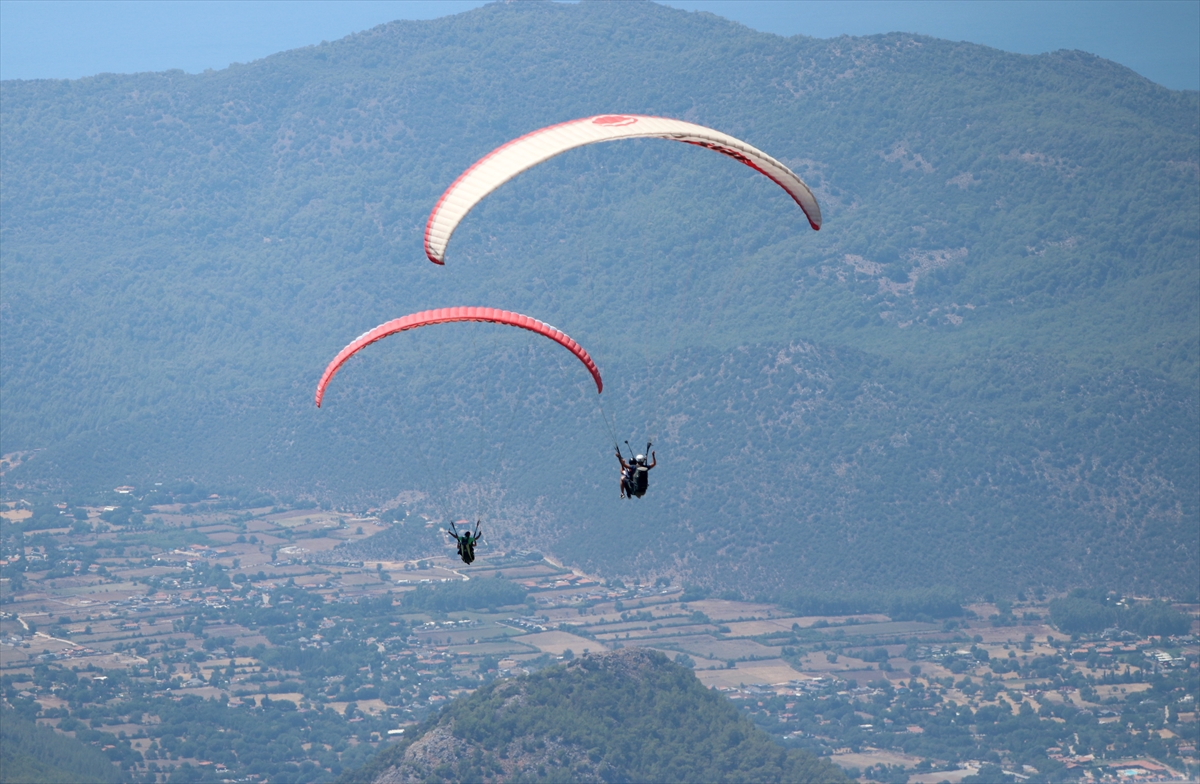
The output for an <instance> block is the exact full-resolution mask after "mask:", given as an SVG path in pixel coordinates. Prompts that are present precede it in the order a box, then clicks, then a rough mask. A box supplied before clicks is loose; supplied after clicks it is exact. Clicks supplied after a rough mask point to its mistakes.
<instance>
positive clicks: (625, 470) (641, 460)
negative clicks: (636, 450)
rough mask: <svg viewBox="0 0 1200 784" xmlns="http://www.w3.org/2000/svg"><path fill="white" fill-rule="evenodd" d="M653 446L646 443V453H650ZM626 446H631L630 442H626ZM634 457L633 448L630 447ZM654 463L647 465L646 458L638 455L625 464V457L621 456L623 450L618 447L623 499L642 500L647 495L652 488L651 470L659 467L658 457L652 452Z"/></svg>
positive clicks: (648, 442)
mask: <svg viewBox="0 0 1200 784" xmlns="http://www.w3.org/2000/svg"><path fill="white" fill-rule="evenodd" d="M652 445H653V444H652V443H651V442H650V441H647V442H646V451H647V452H650V447H651V446H652ZM625 446H629V442H628V441H626V442H625ZM629 451H630V453H631V455H632V453H633V447H629ZM650 455H651V457H653V458H654V462H653V463H651V464H650V465H646V456H645V455H644V454H643V455H637V456H636V457H632V456H631V457H630V458H629V462H628V463H627V462H625V458H624V456H623V455H622V454H621V448H620V447H617V460H619V461H621V497H622V498H641V497H642V496H644V495H645V494H646V490H647V488H649V487H650V469H651V468H654V466H656V465H658V457H657V456H655V455H654V453H653V452H650Z"/></svg>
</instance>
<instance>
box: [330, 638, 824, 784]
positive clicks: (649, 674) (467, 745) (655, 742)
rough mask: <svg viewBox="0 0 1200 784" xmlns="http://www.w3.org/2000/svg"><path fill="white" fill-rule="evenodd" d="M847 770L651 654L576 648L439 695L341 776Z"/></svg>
mask: <svg viewBox="0 0 1200 784" xmlns="http://www.w3.org/2000/svg"><path fill="white" fill-rule="evenodd" d="M512 780H516V781H596V782H600V781H681V782H682V781H747V782H748V781H762V782H822V784H825V783H828V784H834V782H840V781H847V779H846V778H845V776H844V775H843V774H842V772H841V771H840V770H839V769H838V768H837V767H836V766H835V765H833V764H832V763H830V762H828V761H823V760H820V759H818V758H816V757H814V756H813V755H811V754H809V753H808V752H806V751H800V750H797V749H783V748H780V747H778V746H776V745H775V744H774V743H773V742H772V741H771V739H770V737H769V736H768V735H767V734H766V733H765V732H763V731H762V730H760V729H758V728H757V727H755V726H754V724H753V723H752V722H751V721H750V720H749V719H747V718H745V717H743V716H741V715H739V714H738V711H737V708H735V707H734V706H733V705H732V704H731V703H730V702H729V701H728V700H727V699H725V698H724V697H723V696H721V695H719V694H717V693H715V692H712V691H709V690H708V689H706V688H704V686H702V685H701V684H700V681H698V680H696V677H695V676H694V675H693V674H692V672H691V671H690V670H688V669H686V668H684V667H682V666H680V665H678V664H672V663H671V662H669V661H667V658H666V657H665V656H663V655H662V654H660V653H655V652H650V651H644V650H639V649H632V648H631V649H625V650H621V651H615V652H611V653H603V654H588V655H586V656H582V657H580V658H578V659H575V660H574V661H572V662H570V663H569V664H567V665H566V666H559V667H550V668H548V669H546V670H542V671H541V672H539V673H537V674H535V675H530V676H526V677H521V678H515V679H511V680H502V681H497V682H495V683H493V684H491V685H489V686H486V687H484V688H482V689H480V690H479V691H477V692H475V693H474V694H472V695H471V696H469V697H463V698H460V699H458V700H456V701H455V702H453V703H451V704H450V705H448V706H447V707H446V708H445V710H443V711H442V712H441V713H440V714H439V715H438V716H437V717H436V718H434V719H431V720H430V721H429V722H428V723H427V724H425V725H423V726H421V727H419V728H417V729H416V731H415V732H413V736H412V737H411V738H409V737H405V739H404V741H402V742H401V743H398V744H395V745H394V746H391V747H389V748H387V749H385V750H383V751H382V752H380V753H379V755H378V756H377V757H376V758H375V759H374V760H372V761H371V762H370V763H369V764H368V765H367V766H366V767H365V768H364V769H362V770H359V771H354V772H353V773H349V774H346V775H343V776H342V778H341V781H342V782H356V783H357V782H373V784H400V782H410V781H411V782H417V781H512Z"/></svg>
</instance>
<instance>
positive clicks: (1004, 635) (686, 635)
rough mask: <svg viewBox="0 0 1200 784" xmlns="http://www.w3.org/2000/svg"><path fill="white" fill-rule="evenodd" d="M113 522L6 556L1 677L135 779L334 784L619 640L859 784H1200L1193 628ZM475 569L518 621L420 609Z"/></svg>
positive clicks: (29, 544) (205, 526)
mask: <svg viewBox="0 0 1200 784" xmlns="http://www.w3.org/2000/svg"><path fill="white" fill-rule="evenodd" d="M10 506H13V507H14V508H11V509H9V510H7V511H5V512H4V515H5V519H6V521H7V522H9V523H19V522H20V521H21V520H22V519H23V510H22V509H21V508H19V507H20V505H18V504H10ZM118 508H119V507H117V506H112V507H107V508H106V507H92V508H88V509H87V519H86V520H78V519H72V518H70V517H68V516H67V515H64V517H63V526H62V527H61V528H50V529H45V530H36V531H25V532H23V534H20V535H19V539H15V538H13V537H9V538H7V539H5V544H4V546H5V548H6V549H5V552H4V553H2V554H0V556H2V560H3V564H0V565H2V566H3V567H4V568H5V572H4V574H5V579H4V582H3V597H2V600H3V613H2V615H0V642H2V647H0V676H2V685H3V691H4V701H5V703H6V704H8V705H10V706H12V707H13V708H15V709H16V710H18V711H19V712H21V713H22V714H24V715H25V716H27V717H28V718H31V719H34V720H36V721H38V723H41V724H46V725H50V726H53V727H56V728H57V729H58V730H59V731H60V732H64V733H66V734H69V735H73V736H74V737H76V738H78V739H80V740H83V741H85V742H88V743H92V744H94V745H96V746H98V747H100V748H102V749H103V750H104V751H105V753H106V754H108V756H109V757H110V758H111V759H112V760H113V762H114V764H117V765H120V766H122V767H123V768H125V769H126V770H128V771H129V774H130V775H131V776H132V777H133V778H134V779H135V780H139V781H146V782H151V781H166V780H167V779H168V778H169V779H170V780H172V781H176V780H214V781H217V780H227V781H228V780H240V781H263V780H287V781H322V780H328V779H331V778H333V777H334V776H335V775H336V774H338V773H340V772H341V771H343V770H345V769H351V768H353V767H356V766H358V765H361V764H362V762H363V761H365V760H366V759H367V758H368V757H369V756H370V755H371V754H373V753H374V750H375V749H376V748H377V747H379V745H380V744H384V743H386V742H387V741H388V739H389V738H395V737H398V736H400V735H401V734H402V733H403V731H404V729H405V728H406V727H409V726H411V725H413V724H414V723H416V722H419V721H421V720H422V719H424V718H425V717H426V716H428V715H429V714H430V713H431V712H432V711H436V710H438V709H439V708H440V707H441V706H443V705H444V704H446V702H447V701H449V700H452V699H454V698H455V697H456V696H458V695H461V694H464V693H469V692H470V691H472V690H473V689H475V688H477V687H478V686H479V685H480V684H482V683H486V682H489V681H491V680H492V679H494V678H503V677H511V676H515V675H519V674H522V673H525V672H532V671H534V670H536V669H538V668H540V667H543V666H546V665H548V664H551V663H554V662H556V661H560V660H563V659H569V658H571V657H573V656H575V655H576V654H581V653H584V652H588V651H598V650H601V649H615V648H619V647H624V646H641V647H646V648H651V649H655V650H658V651H662V652H664V653H666V654H667V655H668V656H669V657H671V658H672V659H675V660H676V661H680V662H682V663H684V664H686V665H688V666H691V667H693V668H694V670H695V673H696V676H697V677H698V678H699V679H700V681H701V682H702V683H704V684H705V685H706V686H709V687H710V688H713V689H717V690H719V691H721V692H723V693H724V694H725V695H726V696H728V697H729V698H730V699H732V700H735V701H737V703H738V704H739V705H741V706H742V707H743V709H744V710H745V711H746V712H747V713H748V714H749V715H750V716H751V717H752V718H753V719H754V721H755V722H756V723H757V724H758V725H759V726H761V727H763V728H764V729H766V730H767V731H769V732H770V733H771V734H772V735H773V736H775V737H776V738H777V740H778V741H779V742H780V743H782V744H786V745H797V746H801V747H804V748H807V749H809V750H811V751H813V752H815V753H817V754H821V755H824V756H829V757H831V758H832V759H833V760H834V761H835V762H837V763H838V764H839V765H841V766H842V767H843V768H845V769H846V770H848V771H849V772H851V773H852V774H853V775H855V776H860V777H862V778H863V779H864V780H874V781H881V782H892V781H897V782H901V781H910V782H930V783H931V784H932V782H940V781H949V782H957V781H959V780H962V779H964V778H967V777H971V776H978V775H984V774H986V773H987V772H988V771H993V770H996V769H1000V770H1003V771H1004V774H1005V775H1009V776H1012V777H1013V779H1014V780H1027V779H1032V780H1068V779H1074V778H1079V777H1081V776H1082V777H1086V778H1088V779H1090V780H1092V781H1117V780H1119V781H1183V780H1189V777H1192V778H1193V779H1194V777H1196V776H1197V774H1198V773H1200V765H1198V763H1197V752H1196V747H1197V739H1198V738H1197V736H1198V728H1200V724H1197V722H1196V716H1197V713H1196V700H1197V698H1198V697H1200V694H1198V692H1200V685H1198V684H1200V678H1198V672H1200V671H1198V669H1197V654H1198V653H1200V648H1198V647H1197V642H1196V636H1195V635H1194V634H1193V635H1189V636H1185V637H1178V638H1165V639H1164V638H1137V637H1135V636H1133V635H1131V634H1129V633H1127V632H1123V633H1118V632H1112V633H1109V634H1108V635H1107V636H1103V635H1102V636H1097V637H1096V638H1095V639H1081V638H1076V639H1066V638H1064V636H1063V635H1061V634H1059V633H1058V632H1057V631H1056V630H1055V629H1053V628H1051V627H1050V626H1048V625H1046V624H1047V621H1046V616H1047V612H1046V602H1045V601H1044V600H1043V601H1029V602H1023V603H1020V604H1018V605H1016V606H1012V607H1008V606H1005V607H997V606H994V605H988V604H978V605H972V606H970V607H968V608H966V612H965V615H964V616H962V617H959V618H955V619H946V620H941V621H933V620H930V619H927V618H924V619H917V620H897V619H891V618H888V617H886V616H883V615H858V616H820V617H816V616H804V617H801V616H796V615H793V614H790V613H789V612H788V611H787V610H785V609H783V608H781V607H779V606H775V605H771V604H758V603H750V602H742V601H730V600H723V599H714V598H703V597H700V596H698V595H692V596H685V595H684V592H683V590H682V588H681V587H679V586H675V585H670V584H666V581H665V580H660V581H659V584H656V585H636V584H635V585H632V586H627V585H624V584H622V583H620V582H619V581H615V580H614V581H605V580H601V579H599V578H597V577H595V576H592V575H587V574H584V573H581V572H579V571H576V570H572V569H569V568H566V567H564V566H562V565H559V564H557V563H555V562H554V561H553V560H551V559H548V558H545V557H543V556H542V555H541V554H537V553H492V552H487V551H486V550H481V551H480V557H479V559H478V560H477V561H476V562H475V563H474V564H472V565H471V566H470V567H465V566H463V564H461V563H459V562H458V561H457V559H455V558H454V557H453V556H454V553H453V548H452V547H450V546H447V548H446V552H445V553H444V554H441V555H436V556H432V555H431V556H430V557H426V558H420V559H412V560H394V561H393V560H374V561H348V560H346V559H345V558H344V557H343V555H342V553H341V551H342V548H340V547H339V546H340V545H343V544H347V543H353V542H357V541H361V540H363V539H366V538H368V537H370V536H372V535H373V534H375V533H378V532H380V531H382V530H384V528H385V525H386V524H384V523H381V522H380V521H379V520H377V519H375V518H372V517H355V516H353V515H350V514H346V513H341V512H336V511H321V510H317V509H307V510H294V509H293V510H285V509H278V508H275V509H271V508H258V509H239V508H228V507H225V508H222V505H221V503H220V499H210V500H209V501H208V502H206V503H201V504H196V505H190V506H182V505H178V504H176V505H170V506H161V507H156V508H154V509H153V511H152V513H151V515H150V519H149V520H144V519H142V520H138V521H129V520H126V521H124V522H122V521H121V520H119V519H116V518H114V515H113V514H112V513H113V512H114V511H115V510H116V509H118ZM24 514H27V513H24ZM102 515H104V516H105V517H107V518H109V519H108V520H105V519H102ZM78 516H79V515H76V517H78ZM432 525H433V524H432V523H429V524H428V526H427V527H429V526H432ZM480 577H503V578H506V579H508V580H511V581H513V582H515V583H517V584H519V585H520V586H522V587H523V588H524V589H525V590H527V591H528V594H527V598H526V601H525V603H524V604H521V605H514V606H507V607H498V608H493V609H490V610H466V611H458V612H428V611H418V610H416V609H415V608H413V607H406V606H405V605H404V597H405V594H407V593H408V592H411V591H414V590H416V589H417V588H418V587H420V586H429V587H435V586H440V585H444V584H449V583H454V582H457V581H463V580H468V581H469V580H470V579H472V578H480ZM317 597H319V598H317ZM685 599H686V600H685ZM1187 609H1188V610H1189V611H1190V612H1192V613H1193V615H1195V614H1196V613H1197V610H1198V609H1200V608H1196V607H1190V608H1187ZM1017 738H1020V740H1019V741H1018V740H1016V739H1017ZM989 766H995V767H989ZM980 771H983V772H984V773H983V774H981V773H980Z"/></svg>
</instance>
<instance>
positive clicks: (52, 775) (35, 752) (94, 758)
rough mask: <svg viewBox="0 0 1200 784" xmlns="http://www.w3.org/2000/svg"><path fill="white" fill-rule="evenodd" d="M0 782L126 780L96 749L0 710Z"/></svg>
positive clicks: (36, 783)
mask: <svg viewBox="0 0 1200 784" xmlns="http://www.w3.org/2000/svg"><path fill="white" fill-rule="evenodd" d="M0 780H3V781H4V783H5V784H62V782H64V781H71V782H78V784H108V783H109V782H113V784H116V782H123V781H127V780H128V777H127V776H126V775H125V774H124V773H123V772H122V771H121V769H120V768H116V767H113V764H112V763H111V762H109V760H108V758H107V757H106V756H104V754H102V753H101V752H100V750H99V749H96V748H93V747H92V746H88V745H85V744H83V743H80V742H79V741H77V740H75V739H74V738H70V737H67V736H66V735H60V734H58V733H56V732H55V731H54V730H53V729H51V728H50V727H39V726H38V725H37V724H35V723H34V722H32V721H30V720H29V719H28V718H25V717H23V716H20V715H18V714H17V712H16V711H15V710H13V709H11V708H8V707H4V708H0Z"/></svg>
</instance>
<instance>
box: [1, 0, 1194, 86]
mask: <svg viewBox="0 0 1200 784" xmlns="http://www.w3.org/2000/svg"><path fill="white" fill-rule="evenodd" d="M482 4H483V3H482V2H478V1H477V0H407V1H404V2H400V1H398V0H373V1H367V0H339V1H338V2H327V1H326V0H307V1H306V2H305V1H301V0H261V1H259V2H254V1H253V0H237V1H236V2H234V1H231V0H204V1H203V2H200V1H197V0H174V1H173V2H154V1H152V0H141V1H140V2H138V1H135V0H87V2H78V0H0V77H2V78H4V79H37V78H77V77H80V76H89V75H92V74H96V73H103V72H106V71H107V72H117V73H127V72H134V71H162V70H167V69H169V68H182V69H183V70H185V71H188V72H192V73H195V72H198V71H203V70H204V69H206V68H224V67H225V66H227V65H229V64H230V63H232V62H248V61H250V60H256V59H258V58H261V57H265V56H267V55H269V54H272V53H274V52H278V51H282V50H284V49H293V48H295V47H299V46H306V45H309V44H315V43H319V42H320V41H322V40H333V39H336V38H341V37H342V36H345V35H348V34H350V33H353V32H356V31H359V30H365V29H367V28H370V27H374V26H375V25H378V24H381V23H383V22H388V21H391V20H394V19H431V18H434V17H438V16H444V15H447V14H453V13H458V12H461V11H465V10H467V9H469V8H474V7H476V6H479V5H482ZM666 4H667V5H671V6H674V7H677V8H684V9H688V10H702V11H709V12H712V13H715V14H718V15H720V16H723V17H726V18H728V19H733V20H736V21H738V22H741V23H743V24H745V25H748V26H750V27H752V28H754V29H756V30H763V31H765V32H771V33H777V34H779V35H796V34H803V35H811V36H816V37H819V38H829V37H832V36H837V35H842V34H849V35H868V34H871V33H884V32H892V31H897V30H899V31H904V32H912V33H923V34H926V35H932V36H937V37H939V38H949V39H952V40H962V41H972V42H975V43H980V44H986V45H988V46H994V47H996V48H999V49H1006V50H1008V51H1012V52H1024V53H1027V54H1036V53H1039V52H1047V51H1053V50H1055V49H1083V50H1085V51H1088V52H1092V53H1094V54H1098V55H1100V56H1102V57H1107V58H1109V59H1111V60H1115V61H1117V62H1119V63H1122V64H1124V65H1127V66H1129V67H1130V68H1132V69H1133V70H1135V71H1137V72H1138V73H1140V74H1142V75H1144V76H1146V77H1148V78H1150V79H1152V80H1154V81H1156V82H1158V83H1160V84H1164V85H1166V86H1168V87H1172V88H1176V89H1191V90H1195V89H1200V0H1136V1H1134V2H1130V1H1128V0H1090V1H1087V2H1085V1H1084V0H1070V1H1063V0H1041V1H1040V2H1039V1H1037V0H972V1H971V2H958V1H955V0H857V1H856V2H837V1H835V0H808V1H806V2H788V0H668V2H667V3H666Z"/></svg>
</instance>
